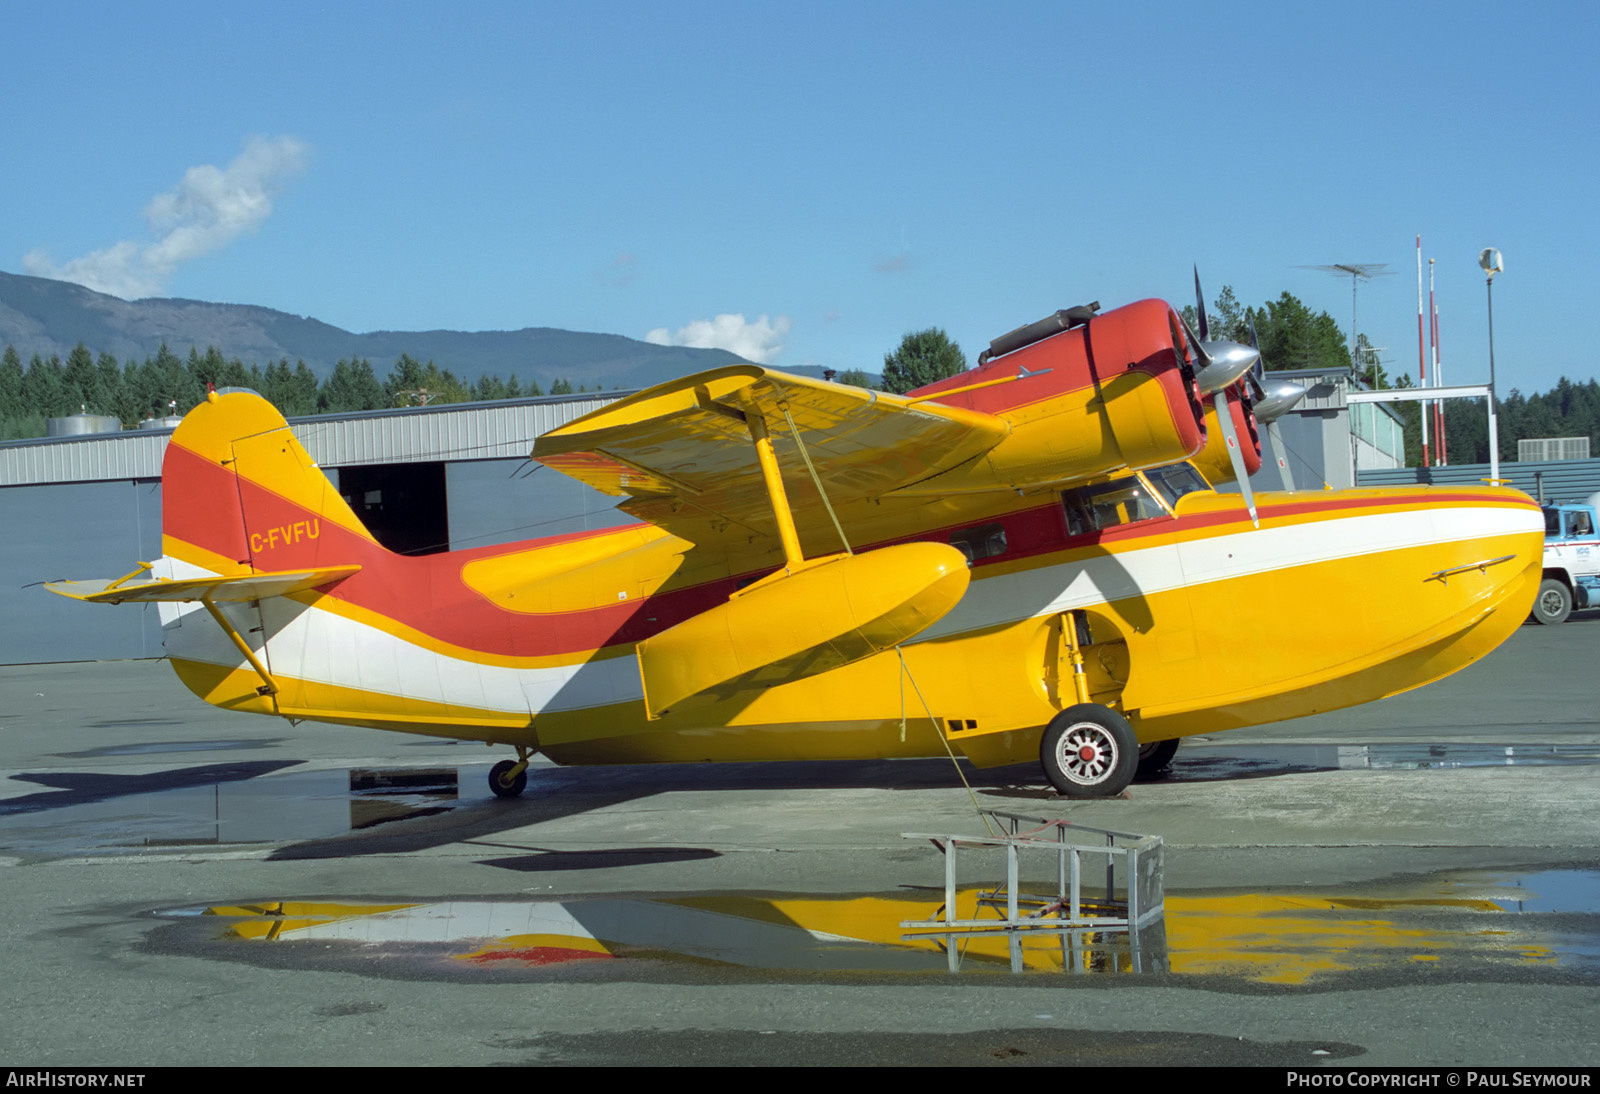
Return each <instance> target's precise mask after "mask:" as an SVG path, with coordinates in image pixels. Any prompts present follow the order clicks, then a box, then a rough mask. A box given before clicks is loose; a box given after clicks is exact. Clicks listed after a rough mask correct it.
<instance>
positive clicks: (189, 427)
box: [161, 392, 386, 575]
mask: <svg viewBox="0 0 1600 1094" xmlns="http://www.w3.org/2000/svg"><path fill="white" fill-rule="evenodd" d="M161 477H162V502H161V519H162V552H163V553H164V554H166V555H167V556H168V557H169V558H173V559H176V560H178V561H181V562H184V563H188V564H189V565H192V566H196V567H199V568H200V569H203V570H208V571H210V572H212V573H217V574H230V575H231V574H241V575H242V574H249V573H255V572H260V571H284V570H299V569H317V568H321V567H326V566H338V565H345V564H349V563H353V562H360V561H363V560H364V559H371V558H372V556H373V555H374V554H378V555H382V554H385V553H386V552H384V551H383V549H382V548H381V547H379V546H378V544H377V541H376V540H375V539H373V537H372V534H371V533H370V532H368V531H367V529H366V528H365V526H363V525H362V523H361V521H360V519H359V518H357V517H356V515H355V514H354V513H353V512H351V510H350V507H349V506H348V505H346V504H345V502H344V499H343V498H341V497H340V496H339V493H338V491H337V490H335V489H334V487H333V484H332V483H331V482H329V481H328V478H327V476H326V475H324V474H323V473H322V471H321V469H320V468H318V467H317V465H316V464H315V463H314V462H312V459H311V457H310V455H308V454H307V453H306V450H305V449H304V448H302V447H301V446H300V442H299V441H297V440H295V437H294V434H293V432H291V431H290V429H289V425H288V423H287V422H286V421H284V418H283V415H282V414H279V413H278V411H277V410H276V409H275V408H274V407H273V406H272V404H271V403H269V402H267V401H266V400H265V399H263V398H261V397H260V396H259V395H256V394H254V393H251V392H232V393H229V394H227V395H217V394H215V393H213V394H211V395H209V396H208V397H207V401H206V402H204V403H201V404H200V405H199V406H197V407H195V408H194V409H193V410H191V411H190V412H189V413H188V415H187V416H185V417H184V419H183V422H182V424H181V425H179V426H178V428H177V430H176V431H175V432H174V433H173V434H172V440H171V442H170V443H169V444H168V446H167V454H166V458H165V460H164V461H163V463H162V468H161Z"/></svg>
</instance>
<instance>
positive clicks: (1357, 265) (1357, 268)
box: [1300, 262, 1391, 373]
mask: <svg viewBox="0 0 1600 1094" xmlns="http://www.w3.org/2000/svg"><path fill="white" fill-rule="evenodd" d="M1300 269H1302V270H1326V271H1327V272H1328V273H1331V274H1333V275H1334V276H1335V277H1348V278H1349V279H1350V367H1351V368H1353V369H1355V370H1356V372H1358V373H1359V372H1360V371H1361V361H1360V354H1359V351H1358V350H1357V348H1356V331H1357V330H1358V328H1357V327H1356V288H1357V287H1358V286H1359V285H1360V284H1361V282H1363V281H1371V280H1372V279H1373V278H1374V277H1384V276H1387V275H1388V274H1389V273H1390V272H1391V271H1390V269H1389V264H1388V263H1387V262H1336V263H1334V264H1333V265H1331V266H1301V267H1300Z"/></svg>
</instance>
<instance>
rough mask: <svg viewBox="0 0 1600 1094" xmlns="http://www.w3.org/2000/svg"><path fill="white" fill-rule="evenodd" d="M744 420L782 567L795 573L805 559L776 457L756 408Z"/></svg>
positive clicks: (769, 435) (747, 413) (763, 421)
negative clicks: (769, 506) (764, 487)
mask: <svg viewBox="0 0 1600 1094" xmlns="http://www.w3.org/2000/svg"><path fill="white" fill-rule="evenodd" d="M744 420H745V424H746V425H748V426H749V427H750V439H751V440H752V441H754V442H755V446H756V462H757V463H759V464H760V465H761V478H762V479H763V480H764V481H765V482H766V484H767V497H768V498H769V499H771V501H772V516H773V519H774V520H776V521H777V522H778V539H779V540H780V541H782V543H783V560H784V563H785V564H786V565H787V567H788V568H789V569H790V570H798V569H800V568H801V567H802V566H804V565H805V561H806V558H805V555H803V554H801V553H800V533H799V532H797V531H795V527H794V514H793V513H792V512H790V510H789V495H788V494H786V493H784V489H783V475H782V474H780V473H779V471H778V457H777V456H776V455H775V454H774V453H773V451H772V436H771V434H769V433H768V432H767V420H766V419H765V418H763V417H762V416H761V411H760V410H759V409H758V408H756V407H751V408H750V409H749V410H747V411H746V412H745V415H744Z"/></svg>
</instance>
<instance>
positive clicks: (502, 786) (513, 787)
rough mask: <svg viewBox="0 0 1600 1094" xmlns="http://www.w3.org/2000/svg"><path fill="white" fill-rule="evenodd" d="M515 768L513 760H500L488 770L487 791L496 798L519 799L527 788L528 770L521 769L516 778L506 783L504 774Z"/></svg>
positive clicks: (515, 764) (515, 763)
mask: <svg viewBox="0 0 1600 1094" xmlns="http://www.w3.org/2000/svg"><path fill="white" fill-rule="evenodd" d="M516 766H517V762H516V761H515V760H501V761H500V762H499V763H497V764H495V765H494V766H493V767H491V768H490V769H489V789H490V790H493V791H494V796H495V797H497V798H515V797H519V796H520V795H521V794H522V792H523V791H524V790H526V789H527V788H528V769H527V768H523V769H522V771H521V772H520V773H519V774H518V775H517V777H516V778H514V779H512V780H511V781H510V782H506V773H507V772H508V771H510V770H511V769H512V768H513V767H516Z"/></svg>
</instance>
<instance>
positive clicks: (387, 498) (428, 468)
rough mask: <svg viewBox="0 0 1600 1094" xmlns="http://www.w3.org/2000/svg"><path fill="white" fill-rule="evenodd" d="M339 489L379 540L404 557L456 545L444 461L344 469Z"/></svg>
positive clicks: (341, 470)
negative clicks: (451, 529) (447, 498)
mask: <svg viewBox="0 0 1600 1094" xmlns="http://www.w3.org/2000/svg"><path fill="white" fill-rule="evenodd" d="M338 472H339V479H338V482H339V493H340V495H341V496H343V498H344V500H345V501H346V502H347V503H348V504H349V506H350V508H351V509H353V510H355V514H356V516H358V517H360V518H361V523H363V524H365V525H366V526H367V531H369V532H371V533H372V535H373V537H374V538H375V539H377V541H378V542H379V543H381V544H383V545H384V546H385V547H387V548H388V549H389V550H391V551H394V552H395V553H396V554H402V555H431V554H434V553H436V552H438V551H447V550H449V549H450V510H449V503H448V501H447V500H446V497H445V488H444V464H443V462H433V463H390V464H371V465H367V466H357V467H341V468H339V469H338Z"/></svg>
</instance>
